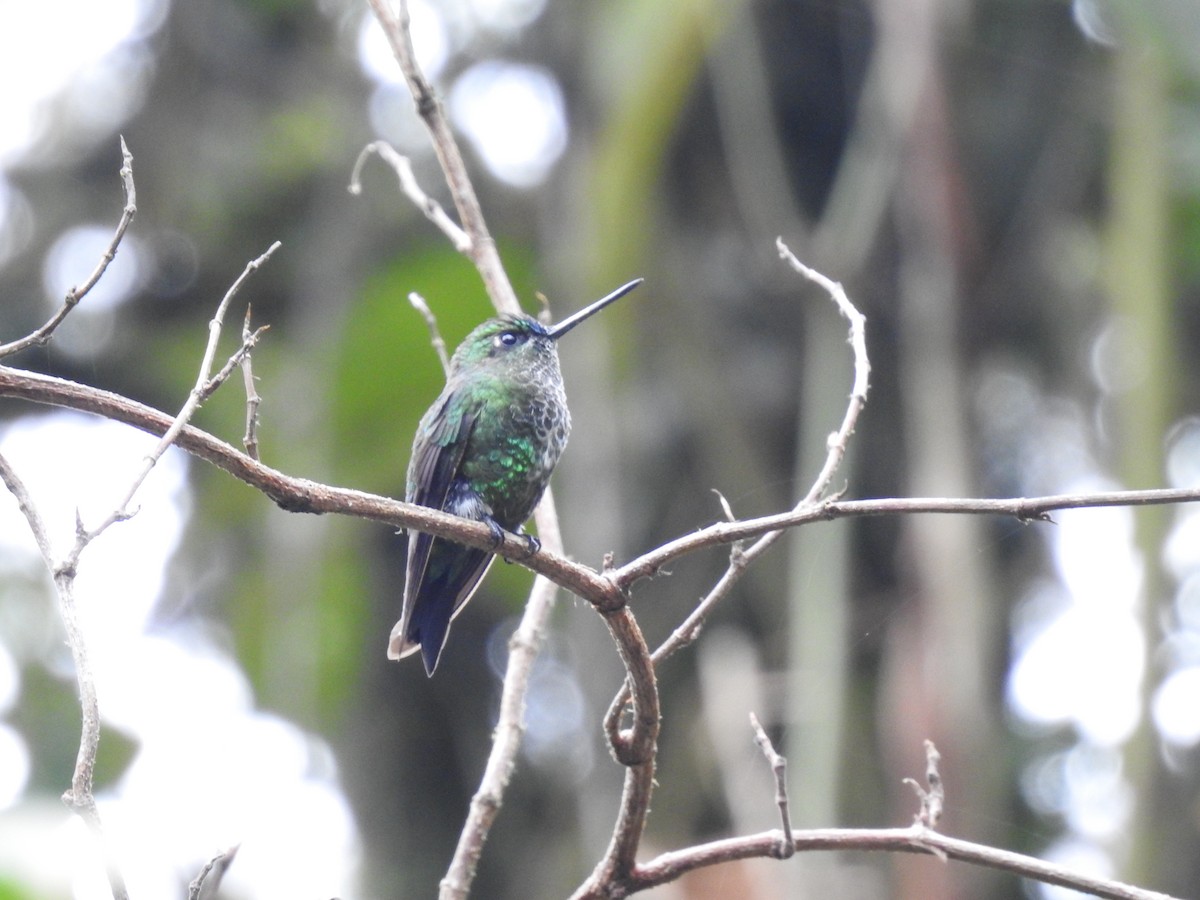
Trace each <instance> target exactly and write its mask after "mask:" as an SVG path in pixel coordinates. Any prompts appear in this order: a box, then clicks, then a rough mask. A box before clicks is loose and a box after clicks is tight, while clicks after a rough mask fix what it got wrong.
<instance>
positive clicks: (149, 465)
mask: <svg viewBox="0 0 1200 900" xmlns="http://www.w3.org/2000/svg"><path fill="white" fill-rule="evenodd" d="M278 248H279V242H278V241H276V242H275V243H274V244H272V245H271V246H270V247H269V248H267V251H266V252H265V253H263V254H262V256H260V257H258V259H255V260H251V261H250V262H249V263H247V264H246V268H245V269H243V270H242V274H241V275H239V276H238V278H237V280H236V281H234V283H233V284H232V285H231V286H230V288H229V290H228V291H226V292H225V296H224V297H223V298H222V299H221V302H220V304H219V305H218V306H217V311H216V313H215V314H214V315H213V318H212V321H210V322H209V323H208V345H207V346H206V347H205V348H204V358H203V359H202V360H201V362H200V374H199V376H197V378H196V385H195V387H193V388H192V392H191V394H190V395H189V396H188V399H187V402H186V403H184V405H183V408H182V409H181V410H179V413H178V415H176V416H175V418H174V420H173V421H172V422H171V425H170V427H168V428H167V430H166V432H165V433H164V434H163V436H162V438H161V439H160V440H159V442H158V444H157V445H156V446H155V448H154V449H153V450H152V451H150V453H148V454H147V455H146V457H145V459H143V460H142V466H141V468H140V469H139V470H138V471H137V473H136V474H135V476H134V478H133V480H132V481H131V482H130V485H129V487H128V488H127V489H126V491H125V495H124V497H123V498H122V499H121V501H120V502H119V503H118V504H117V505H116V506H115V507H114V508H113V510H112V512H110V513H109V514H108V515H107V516H106V517H105V518H104V519H103V520H101V522H100V524H99V525H97V526H96V527H95V528H93V529H91V530H90V531H88V532H86V533H85V534H81V535H80V538H79V539H77V540H76V542H75V547H74V548H73V549H72V551H71V552H70V554H68V564H69V565H71V566H72V567H73V566H74V565H75V563H76V562H77V561H78V559H79V554H80V553H81V552H82V551H83V549H84V547H86V546H87V544H88V542H89V541H91V540H92V539H94V538H96V537H97V536H99V535H100V534H101V533H102V532H103V531H104V530H105V529H107V528H108V527H109V526H111V525H112V524H113V523H114V522H119V521H121V520H122V519H126V518H128V517H129V516H130V514H131V513H130V511H129V504H130V503H132V502H133V497H134V494H136V493H137V492H138V489H139V488H140V487H141V486H142V484H143V483H144V482H145V480H146V478H147V477H148V476H149V475H150V472H151V471H152V470H153V469H154V467H155V465H157V464H158V461H159V460H160V459H161V458H162V455H163V454H164V453H166V452H167V449H168V448H169V447H170V446H171V445H172V444H174V443H175V441H176V439H177V438H178V437H179V434H180V432H182V431H183V428H184V426H186V425H187V423H188V422H189V421H190V420H191V418H192V416H193V415H194V414H195V412H196V410H197V409H199V407H200V404H201V403H203V402H204V400H205V398H206V397H208V396H209V395H210V394H211V393H212V391H213V390H214V389H215V388H216V386H217V385H219V384H220V383H221V381H223V380H224V378H227V377H228V375H229V374H230V373H231V372H232V371H233V369H234V367H235V366H236V362H235V361H234V360H236V359H237V356H236V355H235V357H234V360H230V364H229V365H227V366H226V367H225V369H223V370H222V375H223V377H222V378H221V379H220V380H217V379H212V380H211V381H210V379H209V373H210V372H212V366H213V358H214V357H215V356H216V353H217V341H218V339H219V338H220V336H221V325H222V321H223V319H224V317H225V310H226V309H228V307H229V303H230V301H231V300H232V299H233V297H234V295H235V294H236V293H237V292H238V290H239V289H240V288H241V286H242V284H243V283H244V282H245V280H246V279H247V278H248V277H249V276H250V273H251V272H254V271H255V270H257V269H258V268H259V267H260V266H262V265H263V263H265V262H266V261H267V260H268V259H269V258H270V256H271V254H272V253H274V252H275V251H276V250H277V249H278ZM257 337H258V336H257V334H256V335H253V336H252V338H253V340H257ZM252 345H253V344H251V346H252ZM243 351H245V352H248V351H249V348H248V347H245V346H244V347H243Z"/></svg>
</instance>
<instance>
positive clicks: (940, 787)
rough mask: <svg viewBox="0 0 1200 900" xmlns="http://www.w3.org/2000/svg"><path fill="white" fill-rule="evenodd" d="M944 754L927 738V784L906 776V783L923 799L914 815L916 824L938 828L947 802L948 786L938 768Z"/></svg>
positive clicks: (918, 797)
mask: <svg viewBox="0 0 1200 900" xmlns="http://www.w3.org/2000/svg"><path fill="white" fill-rule="evenodd" d="M941 761H942V755H941V754H940V753H938V750H937V747H935V746H934V745H933V741H931V740H929V739H928V738H926V739H925V785H926V786H922V785H921V783H920V782H919V781H917V780H916V779H915V778H905V779H904V783H905V784H907V785H908V786H909V787H911V788H912V789H913V791H915V792H916V795H917V799H918V800H920V801H921V808H920V810H918V811H917V814H916V816H914V817H913V820H914V822H915V824H917V825H921V826H924V827H925V828H937V823H938V819H940V818H941V817H942V806H943V805H944V804H945V802H946V787H945V785H944V784H943V783H942V773H941V772H940V771H939V769H938V765H939V763H941Z"/></svg>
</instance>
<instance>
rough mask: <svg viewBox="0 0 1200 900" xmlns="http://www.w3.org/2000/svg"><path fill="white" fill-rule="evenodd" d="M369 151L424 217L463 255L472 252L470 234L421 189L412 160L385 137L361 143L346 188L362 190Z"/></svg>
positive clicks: (359, 192) (357, 193)
mask: <svg viewBox="0 0 1200 900" xmlns="http://www.w3.org/2000/svg"><path fill="white" fill-rule="evenodd" d="M372 153H374V154H376V155H377V156H378V157H379V158H380V159H381V160H383V161H384V162H385V163H387V164H388V165H389V166H391V169H392V171H393V172H395V173H396V177H397V178H398V179H399V180H400V190H402V191H404V193H405V195H406V196H407V197H408V199H409V200H411V201H412V202H413V204H414V205H415V206H416V207H417V209H419V210H421V212H422V213H424V214H425V218H427V219H428V220H429V221H430V222H432V223H433V224H434V225H436V226H437V227H438V228H439V229H440V230H441V232H442V234H444V235H446V237H448V238H450V243H451V244H453V245H454V249H455V250H457V251H458V252H459V253H461V254H463V255H464V256H467V257H469V256H471V246H472V244H471V238H470V237H469V236H468V235H467V233H466V232H465V231H463V230H462V228H460V227H459V226H458V223H457V222H455V221H454V220H453V219H451V218H450V216H449V214H448V213H447V212H446V210H445V209H443V208H442V205H441V204H440V203H438V202H437V201H436V200H434V199H433V198H432V197H430V196H429V195H428V194H426V193H425V191H423V190H422V189H421V185H420V184H419V183H418V182H417V176H416V174H415V173H414V172H413V167H412V160H410V159H409V158H408V157H407V156H404V155H403V154H401V153H398V152H397V151H396V148H395V147H393V146H392V145H391V144H389V143H388V142H387V141H372V142H371V143H369V144H367V146H365V147H363V149H362V152H361V153H359V154H358V159H357V160H355V162H354V168H353V169H352V170H351V172H350V184H349V185H348V186H347V190H349V191H350V193H352V194H354V195H356V196H357V195H359V194H361V193H362V169H363V166H364V165H365V164H366V161H367V158H368V157H369V156H370V155H371V154H372Z"/></svg>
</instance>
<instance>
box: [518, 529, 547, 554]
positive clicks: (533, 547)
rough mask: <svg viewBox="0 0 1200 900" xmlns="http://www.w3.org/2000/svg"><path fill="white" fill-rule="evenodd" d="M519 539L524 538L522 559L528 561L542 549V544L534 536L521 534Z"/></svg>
mask: <svg viewBox="0 0 1200 900" xmlns="http://www.w3.org/2000/svg"><path fill="white" fill-rule="evenodd" d="M521 537H523V538H525V556H524V559H529V558H530V557H531V556H533V555H534V554H535V553H537V552H538V551H539V550H541V549H542V542H541V541H539V540H538V539H537V537H536V536H535V535H532V534H525V533H524V532H522V533H521Z"/></svg>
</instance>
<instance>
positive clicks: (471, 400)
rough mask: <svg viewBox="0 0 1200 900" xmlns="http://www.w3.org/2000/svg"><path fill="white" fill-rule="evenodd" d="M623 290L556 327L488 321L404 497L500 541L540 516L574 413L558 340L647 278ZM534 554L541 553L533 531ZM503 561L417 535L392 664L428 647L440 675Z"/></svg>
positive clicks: (426, 437)
mask: <svg viewBox="0 0 1200 900" xmlns="http://www.w3.org/2000/svg"><path fill="white" fill-rule="evenodd" d="M642 280H643V279H641V278H637V279H634V280H633V281H631V282H629V283H628V284H625V285H622V286H621V287H619V288H617V289H616V290H615V291H613V292H612V293H611V294H609V295H608V296H606V297H604V298H602V299H600V300H597V301H596V302H595V303H593V304H591V305H590V306H587V307H585V308H584V309H581V310H580V311H579V312H577V313H575V314H574V315H572V316H570V317H568V318H566V319H564V320H563V321H562V322H559V323H558V324H557V325H554V326H551V327H547V326H545V325H542V324H541V323H540V322H538V320H537V319H534V318H532V317H531V316H527V315H515V316H514V315H505V316H500V317H498V318H494V319H488V320H487V321H486V322H484V323H483V324H482V325H479V326H478V327H477V328H475V330H473V331H472V332H471V333H470V334H468V335H467V336H466V338H465V339H464V340H463V342H462V343H461V344H459V345H458V348H457V349H456V350H455V351H454V355H453V357H451V359H450V367H449V371H448V373H447V377H446V386H445V388H443V389H442V393H441V394H440V395H439V396H438V398H437V400H435V401H434V403H433V405H432V406H431V407H429V409H428V410H427V411H426V413H425V415H424V416H422V417H421V421H420V424H418V425H417V434H416V437H415V438H414V439H413V448H412V457H411V458H410V460H409V464H408V476H407V479H406V485H405V495H404V499H405V500H407V501H408V502H409V503H416V504H419V505H421V506H428V507H430V508H432V509H438V510H442V511H443V512H448V513H452V514H453V515H456V516H462V517H463V518H465V519H474V520H475V521H478V522H485V523H486V524H487V525H488V527H489V528H490V529H491V532H492V536H493V537H494V538H495V543H496V546H499V544H500V543H501V541H502V540H503V532H505V531H509V532H517V531H518V529H520V528H521V527H522V526H523V525H524V523H525V522H526V520H527V519H528V518H529V517H530V516H531V515H532V514H533V510H534V507H536V506H537V504H538V501H539V500H540V499H541V497H542V494H543V493H544V492H545V490H546V485H547V484H548V483H549V482H550V474H551V473H552V472H553V471H554V467H555V466H556V465H557V464H558V460H559V458H560V457H561V456H562V452H563V449H564V448H565V447H566V446H567V435H568V434H569V433H570V431H571V413H570V412H569V411H568V409H567V398H566V393H565V392H564V390H563V380H562V372H561V370H560V369H559V364H558V339H559V338H561V337H562V336H563V335H564V334H566V333H567V332H568V331H570V330H571V329H572V328H574V327H575V326H576V325H578V324H579V323H580V322H582V321H584V320H585V319H587V318H589V317H591V316H592V315H594V314H596V313H597V312H599V311H600V310H601V309H603V308H604V307H606V306H608V304H610V303H612V302H613V301H614V300H617V299H619V298H621V297H623V296H625V294H627V293H629V292H630V291H632V290H633V289H634V288H635V287H637V286H638V285H639V284H641V283H642ZM525 537H526V539H527V541H528V543H529V550H530V553H535V552H537V550H538V548H539V547H540V546H541V545H540V544H539V543H538V541H537V539H536V538H534V537H532V536H530V535H525ZM494 559H495V556H494V554H492V553H489V552H488V551H486V550H480V549H477V548H475V547H464V546H462V545H461V544H456V543H454V542H453V541H448V540H445V539H444V538H439V537H434V536H433V535H430V534H425V533H424V532H416V531H410V532H409V537H408V565H407V568H406V571H405V580H404V603H403V606H402V607H401V611H400V621H399V622H397V623H396V627H395V628H393V629H392V633H391V636H390V638H389V639H388V658H389V659H400V658H401V657H404V656H408V655H409V654H410V653H415V652H416V651H417V650H418V649H420V651H421V658H422V660H423V661H424V663H425V672H426V674H427V675H429V676H432V675H433V672H434V669H436V668H437V664H438V657H440V656H441V654H442V648H443V647H444V646H445V645H446V636H447V635H448V634H449V631H450V620H451V619H453V618H454V617H455V616H456V615H458V613H459V611H460V610H461V609H462V608H463V606H464V605H466V602H467V601H468V600H470V599H471V595H472V594H474V593H475V589H476V588H477V587H479V582H480V581H481V580H482V579H483V576H484V574H485V573H486V572H487V570H488V567H489V566H491V564H492V561H493V560H494Z"/></svg>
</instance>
